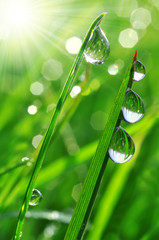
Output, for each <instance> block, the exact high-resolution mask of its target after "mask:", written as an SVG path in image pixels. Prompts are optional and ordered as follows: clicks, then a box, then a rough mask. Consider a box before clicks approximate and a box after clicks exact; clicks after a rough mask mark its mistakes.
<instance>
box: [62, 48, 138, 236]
mask: <svg viewBox="0 0 159 240" xmlns="http://www.w3.org/2000/svg"><path fill="white" fill-rule="evenodd" d="M136 57H137V52H135V54H134V56H133V58H132V60H131V63H130V65H129V67H128V70H127V72H126V74H125V77H124V79H123V81H122V84H121V86H120V89H119V91H118V94H117V97H116V99H115V102H114V104H113V107H112V110H111V112H110V114H109V118H108V121H107V123H106V126H105V129H104V131H103V134H102V136H101V138H100V140H99V144H98V147H97V150H96V153H95V155H94V158H93V160H92V162H91V165H90V168H89V171H88V174H87V177H86V180H85V182H84V186H83V189H82V192H81V195H80V198H79V200H78V202H77V205H76V208H75V210H74V214H73V217H72V219H71V222H70V224H69V227H68V230H67V232H66V235H65V240H79V239H81V237H82V235H83V232H84V229H85V226H86V223H87V221H88V218H89V215H90V212H91V209H92V207H93V204H94V201H95V197H96V193H97V191H98V188H99V185H100V181H101V178H102V175H103V173H104V171H105V167H106V165H107V161H108V158H109V156H108V153H107V152H108V148H109V144H110V141H111V138H112V135H113V132H114V130H115V127H116V124H117V121H118V119H119V115H120V111H121V107H122V104H123V100H124V96H125V92H126V89H127V87H128V86H129V87H131V85H132V67H133V63H134V61H135V60H136Z"/></svg>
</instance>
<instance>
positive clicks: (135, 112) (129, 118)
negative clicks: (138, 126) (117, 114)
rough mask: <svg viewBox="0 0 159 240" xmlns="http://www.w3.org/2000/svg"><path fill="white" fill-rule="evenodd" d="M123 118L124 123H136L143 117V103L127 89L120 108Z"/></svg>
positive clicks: (135, 94)
mask: <svg viewBox="0 0 159 240" xmlns="http://www.w3.org/2000/svg"><path fill="white" fill-rule="evenodd" d="M121 109H122V112H123V118H124V120H125V121H126V122H129V123H135V122H138V121H139V120H140V119H141V118H142V117H143V116H144V103H143V101H142V99H141V98H140V96H139V95H138V94H137V93H135V92H134V91H132V90H131V89H128V91H127V92H126V94H125V98H124V102H123V106H122V108H121Z"/></svg>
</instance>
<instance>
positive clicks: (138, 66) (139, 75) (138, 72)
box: [133, 61, 146, 81]
mask: <svg viewBox="0 0 159 240" xmlns="http://www.w3.org/2000/svg"><path fill="white" fill-rule="evenodd" d="M145 74H146V69H145V66H144V64H143V63H141V62H140V61H136V62H135V63H134V75H133V80H134V81H140V80H141V79H143V78H144V77H145Z"/></svg>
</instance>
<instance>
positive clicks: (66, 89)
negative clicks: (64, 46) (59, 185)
mask: <svg viewBox="0 0 159 240" xmlns="http://www.w3.org/2000/svg"><path fill="white" fill-rule="evenodd" d="M104 15H106V13H103V14H101V15H100V16H99V17H97V18H96V19H95V21H94V22H93V24H92V25H91V27H90V29H89V31H88V33H87V35H86V37H85V40H84V41H83V44H82V46H81V48H80V51H79V53H78V55H77V57H76V59H75V62H74V64H73V66H72V69H71V71H70V73H69V76H68V78H67V80H66V83H65V86H64V88H63V90H62V93H61V96H60V98H59V100H58V103H57V106H56V109H55V113H54V115H53V117H52V120H51V123H50V125H49V128H48V130H47V132H46V134H45V137H44V138H43V141H42V143H41V147H40V150H39V152H38V155H37V159H36V163H35V167H34V169H33V173H32V176H31V178H30V182H29V184H28V187H27V190H26V194H25V197H24V201H23V204H22V206H21V209H20V213H19V216H18V221H17V226H16V231H15V234H14V237H13V239H14V240H18V239H19V238H20V235H21V231H22V224H23V222H24V218H25V214H26V212H27V209H28V206H29V201H30V198H31V195H32V190H33V188H34V186H35V183H36V179H37V176H38V173H39V171H40V168H41V166H42V163H43V159H44V157H45V153H46V150H47V147H48V145H49V143H50V140H51V137H52V134H53V131H54V129H55V126H56V123H57V120H58V117H59V115H60V112H61V109H62V106H63V104H64V102H65V100H66V98H67V95H68V93H69V90H70V88H71V86H72V83H73V80H74V78H75V76H76V74H77V72H78V69H79V66H80V63H81V61H82V58H83V53H84V50H85V48H86V46H87V44H88V41H89V38H90V36H91V34H92V32H93V30H94V28H95V27H96V26H98V25H99V24H100V22H101V20H102V18H103V17H104Z"/></svg>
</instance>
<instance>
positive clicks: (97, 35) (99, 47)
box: [84, 26, 110, 65]
mask: <svg viewBox="0 0 159 240" xmlns="http://www.w3.org/2000/svg"><path fill="white" fill-rule="evenodd" d="M109 53H110V47H109V42H108V39H107V37H106V36H105V34H104V32H103V31H102V29H101V28H100V26H97V27H96V28H95V29H94V31H93V33H92V35H91V36H90V39H89V42H88V45H87V48H86V50H85V53H84V55H85V59H86V61H87V62H90V63H91V64H96V65H98V64H101V63H104V62H105V60H106V59H107V58H108V56H109Z"/></svg>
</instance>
